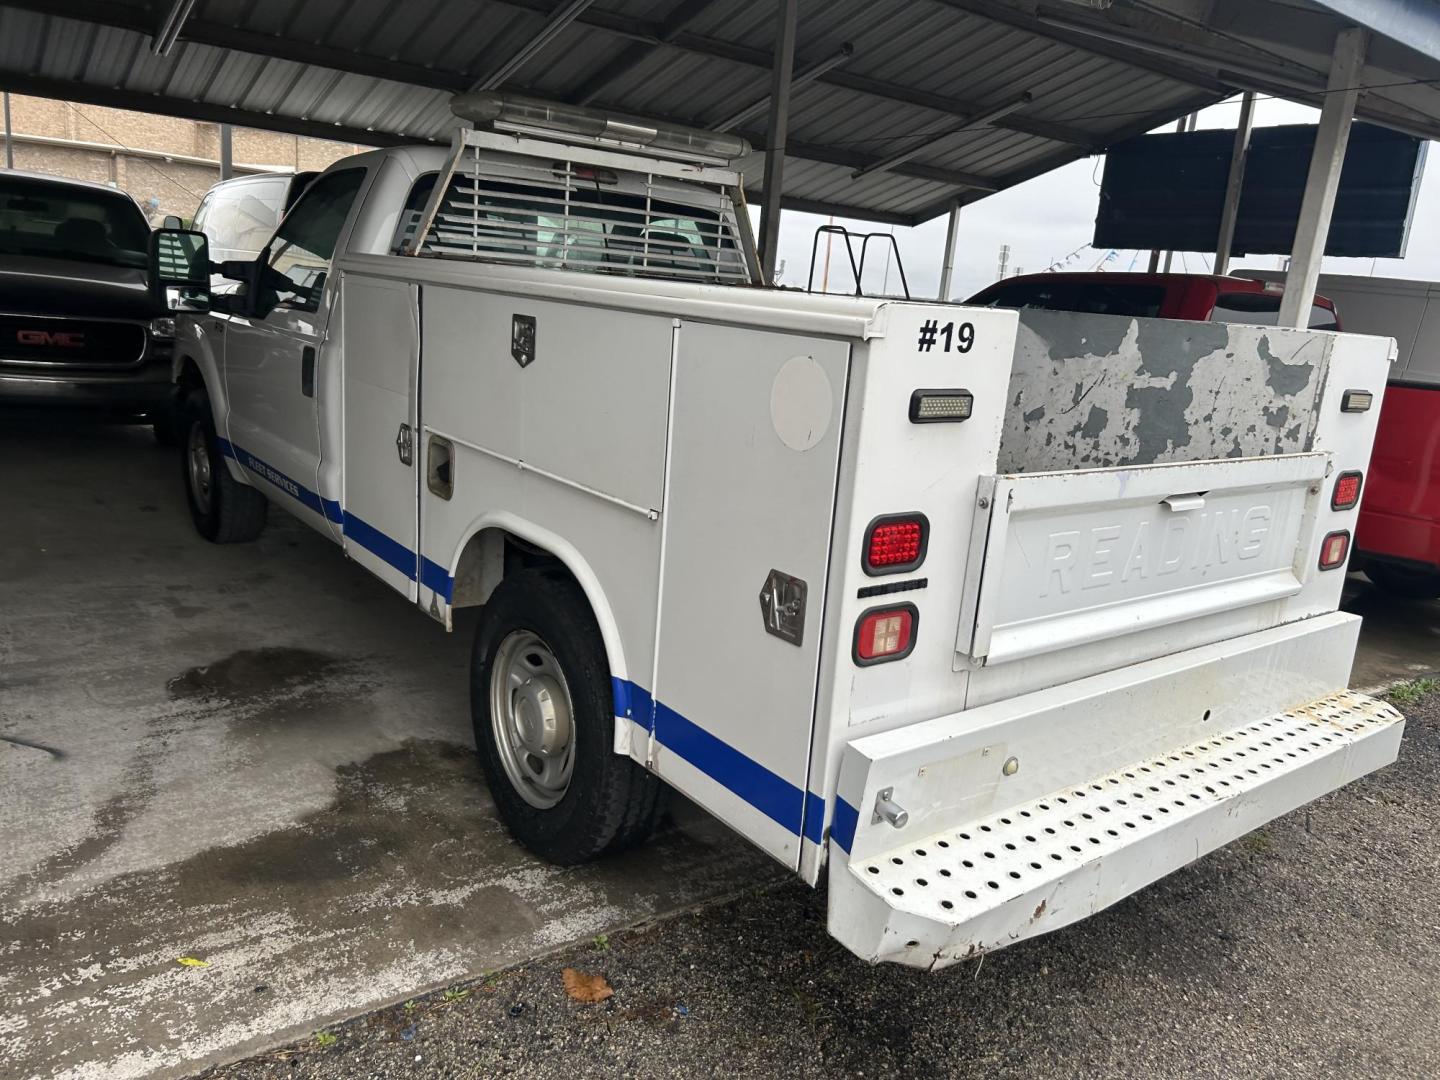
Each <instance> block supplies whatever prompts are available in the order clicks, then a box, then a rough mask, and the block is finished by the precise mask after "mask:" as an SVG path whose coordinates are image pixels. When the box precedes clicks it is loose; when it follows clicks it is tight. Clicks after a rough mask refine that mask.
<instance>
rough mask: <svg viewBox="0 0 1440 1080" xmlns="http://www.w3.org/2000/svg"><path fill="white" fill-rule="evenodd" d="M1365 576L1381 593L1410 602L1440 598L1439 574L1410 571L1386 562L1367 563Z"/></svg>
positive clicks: (1407, 568) (1431, 571)
mask: <svg viewBox="0 0 1440 1080" xmlns="http://www.w3.org/2000/svg"><path fill="white" fill-rule="evenodd" d="M1365 576H1366V577H1368V578H1369V579H1370V580H1371V581H1373V582H1374V583H1375V584H1376V585H1377V586H1379V587H1380V588H1381V589H1382V590H1383V591H1385V592H1387V593H1390V594H1392V595H1394V596H1401V597H1405V598H1407V599H1410V600H1434V599H1436V598H1437V597H1440V572H1437V571H1434V570H1429V571H1427V570H1412V569H1411V568H1410V567H1408V566H1397V565H1395V564H1394V563H1387V562H1373V561H1372V562H1368V563H1366V564H1365Z"/></svg>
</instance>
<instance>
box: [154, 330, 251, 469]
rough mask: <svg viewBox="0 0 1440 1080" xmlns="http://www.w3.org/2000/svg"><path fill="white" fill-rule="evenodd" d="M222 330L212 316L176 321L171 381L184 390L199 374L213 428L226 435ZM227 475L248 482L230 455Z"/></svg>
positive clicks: (227, 415)
mask: <svg viewBox="0 0 1440 1080" xmlns="http://www.w3.org/2000/svg"><path fill="white" fill-rule="evenodd" d="M223 335H224V330H223V328H222V327H221V326H220V324H219V320H218V319H217V318H216V317H215V316H213V315H194V316H190V317H183V316H182V317H180V318H177V319H176V320H175V359H174V361H173V370H172V372H171V379H172V381H173V382H174V383H175V384H176V385H177V386H178V387H180V390H181V393H182V394H184V393H185V392H187V390H188V387H187V383H188V384H193V382H194V380H195V379H196V377H197V376H198V378H199V380H200V383H201V384H202V385H203V386H204V388H205V393H206V394H207V395H208V396H209V398H210V409H211V412H212V413H213V415H214V419H215V430H216V431H218V432H220V433H221V435H222V436H223V435H225V434H226V433H227V432H228V431H229V430H230V424H229V421H230V399H229V397H228V396H227V395H226V393H225V378H224V376H223V374H222V373H221V371H220V361H219V357H218V352H219V350H220V349H221V348H223V346H224V336H223ZM225 466H226V468H228V469H229V470H230V475H231V476H232V477H234V478H235V480H237V481H238V482H239V483H242V484H245V485H247V486H249V485H250V477H249V476H247V475H246V473H245V470H244V469H243V468H241V467H240V464H239V463H238V462H237V461H236V460H235V459H234V458H232V457H228V456H227V457H226V458H225Z"/></svg>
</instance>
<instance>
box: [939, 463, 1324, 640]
mask: <svg viewBox="0 0 1440 1080" xmlns="http://www.w3.org/2000/svg"><path fill="white" fill-rule="evenodd" d="M1328 457H1329V456H1328V455H1327V454H1323V453H1309V454H1291V455H1285V456H1279V457H1268V458H1252V459H1241V460H1235V461H1208V462H1197V463H1195V464H1190V465H1148V466H1140V467H1133V468H1117V469H1091V470H1086V471H1083V472H1074V473H1058V472H1055V473H1030V474H1020V475H1014V476H998V477H995V476H992V477H984V478H982V480H981V490H980V494H981V497H982V498H984V499H987V500H988V502H989V506H990V513H989V515H980V516H979V517H978V518H977V523H976V528H977V530H978V532H979V535H977V537H976V542H975V543H974V544H972V546H971V552H972V565H971V566H970V568H969V569H968V570H967V573H966V577H967V581H978V582H979V586H978V589H973V591H972V593H971V595H970V596H969V598H968V600H967V603H966V605H965V609H964V610H963V611H962V615H961V622H960V636H959V642H958V646H957V648H958V651H959V652H960V653H962V654H968V655H969V656H970V657H971V658H972V659H973V660H975V661H982V662H984V663H987V664H996V663H1004V662H1006V661H1009V660H1020V659H1024V658H1027V657H1033V656H1039V655H1041V654H1044V653H1052V652H1057V651H1059V650H1062V649H1066V648H1070V647H1073V646H1076V645H1083V644H1086V643H1088V642H1092V641H1103V640H1106V639H1109V638H1113V637H1118V636H1120V635H1122V634H1134V633H1138V632H1141V631H1144V630H1150V629H1154V628H1156V627H1160V626H1167V625H1171V624H1174V623H1178V622H1183V621H1185V620H1187V619H1198V618H1201V617H1203V616H1208V615H1214V614H1216V613H1222V612H1227V611H1234V612H1236V613H1237V618H1238V620H1239V622H1243V623H1244V624H1245V625H1246V626H1247V627H1248V628H1249V629H1251V630H1253V629H1254V627H1253V626H1250V625H1249V622H1247V621H1246V620H1247V616H1246V615H1244V614H1243V612H1242V609H1245V608H1248V607H1250V606H1252V605H1255V604H1260V603H1264V602H1266V601H1270V600H1277V599H1281V598H1283V597H1286V596H1291V595H1293V594H1295V593H1297V592H1299V591H1300V589H1301V587H1302V586H1303V585H1304V584H1305V582H1306V581H1307V580H1308V579H1309V576H1310V574H1311V572H1312V568H1311V566H1310V563H1309V558H1308V553H1309V552H1310V550H1311V538H1312V535H1313V533H1314V531H1315V528H1316V511H1317V508H1318V505H1319V499H1320V495H1319V492H1320V489H1321V485H1320V481H1321V480H1322V479H1323V477H1324V476H1325V470H1326V466H1327V463H1328ZM977 559H978V560H979V561H978V564H977V563H976V560H977ZM1222 636H1223V634H1222ZM1140 658H1141V657H1140V656H1139V655H1138V654H1137V655H1136V657H1135V659H1140Z"/></svg>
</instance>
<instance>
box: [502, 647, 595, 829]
mask: <svg viewBox="0 0 1440 1080" xmlns="http://www.w3.org/2000/svg"><path fill="white" fill-rule="evenodd" d="M490 724H491V727H492V729H493V731H494V734H495V746H496V748H497V749H498V750H499V752H500V762H501V764H502V765H504V767H505V775H506V776H508V777H509V778H510V783H511V784H512V785H513V786H514V788H515V790H516V791H518V792H519V793H520V796H521V798H523V799H524V800H525V801H526V802H528V803H529V804H530V805H531V806H534V807H537V808H538V809H541V810H548V809H549V808H550V807H552V806H554V805H555V804H556V803H558V802H559V801H560V800H561V799H562V798H564V797H565V792H566V791H567V790H568V789H569V787H570V775H571V773H572V772H573V771H574V767H575V727H574V710H573V708H572V706H571V702H570V688H569V687H568V686H567V685H566V684H565V675H564V673H563V672H562V671H561V670H560V664H559V662H558V661H557V660H556V659H555V654H554V653H553V652H551V651H550V646H548V645H546V644H545V642H544V641H542V640H541V639H540V637H539V635H537V634H535V633H532V632H531V631H529V630H514V631H512V632H511V633H510V634H508V635H507V636H506V637H505V640H504V641H502V642H501V643H500V648H499V650H498V651H497V652H496V654H495V663H494V665H493V666H492V667H491V670H490Z"/></svg>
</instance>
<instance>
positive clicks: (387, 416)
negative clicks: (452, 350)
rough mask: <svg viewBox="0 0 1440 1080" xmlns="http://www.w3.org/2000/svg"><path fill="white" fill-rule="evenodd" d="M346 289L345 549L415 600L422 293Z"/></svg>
mask: <svg viewBox="0 0 1440 1080" xmlns="http://www.w3.org/2000/svg"><path fill="white" fill-rule="evenodd" d="M342 288H343V290H344V302H343V304H342V307H341V316H342V319H343V322H344V347H343V356H344V364H345V373H344V377H343V379H342V386H343V397H344V409H345V416H344V435H343V437H342V442H343V446H344V462H343V484H342V488H343V492H344V494H343V496H342V500H341V506H342V515H343V528H344V531H345V551H346V553H347V554H348V555H349V556H350V557H351V558H352V559H354V560H355V561H356V562H358V563H360V564H361V565H362V566H364V567H365V568H366V569H368V570H369V571H370V572H371V573H373V574H374V575H375V576H376V577H378V578H380V579H381V580H382V581H384V582H387V583H388V584H389V585H390V586H391V587H392V588H394V589H396V590H398V591H399V592H402V593H404V594H405V595H406V596H408V597H409V598H410V599H411V600H414V599H415V595H416V585H415V583H416V578H417V568H416V562H417V558H418V556H417V555H416V551H417V548H418V545H417V543H416V536H417V525H416V515H417V512H418V494H419V488H418V486H417V481H416V476H417V475H418V472H419V466H418V465H417V464H416V462H417V460H418V454H419V450H418V446H419V440H418V436H417V435H416V434H415V432H416V430H417V428H418V426H419V418H418V416H417V408H416V401H417V388H418V386H419V365H420V327H419V320H418V312H419V304H418V299H419V297H418V291H419V287H418V286H415V285H409V284H406V283H404V282H395V281H379V280H372V279H368V278H363V277H356V276H354V275H346V277H345V280H344V282H343V284H342Z"/></svg>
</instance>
